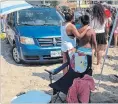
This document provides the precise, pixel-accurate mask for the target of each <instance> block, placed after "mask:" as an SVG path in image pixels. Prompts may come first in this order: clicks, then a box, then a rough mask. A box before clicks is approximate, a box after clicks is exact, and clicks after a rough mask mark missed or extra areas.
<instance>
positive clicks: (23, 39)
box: [20, 36, 34, 44]
mask: <svg viewBox="0 0 118 104" xmlns="http://www.w3.org/2000/svg"><path fill="white" fill-rule="evenodd" d="M20 42H21V43H22V44H34V40H33V38H29V37H24V36H21V37H20Z"/></svg>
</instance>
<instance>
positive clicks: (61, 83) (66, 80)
mask: <svg viewBox="0 0 118 104" xmlns="http://www.w3.org/2000/svg"><path fill="white" fill-rule="evenodd" d="M87 60H88V67H87V70H86V71H85V72H84V73H77V72H75V71H74V70H73V69H72V68H71V66H70V64H69V62H66V63H64V64H62V65H61V66H60V67H58V68H56V69H54V70H52V71H49V70H45V71H46V72H48V73H49V79H50V84H49V86H50V87H51V88H53V95H55V94H57V96H56V98H55V100H54V102H53V103H55V102H56V101H57V99H58V98H59V99H60V100H61V102H62V103H64V102H65V101H63V100H62V98H61V96H60V95H59V94H60V92H63V93H64V94H65V95H67V93H68V90H69V88H70V86H71V85H72V83H73V80H74V79H75V78H78V77H80V78H82V77H84V75H85V74H88V75H90V76H92V64H91V63H92V57H91V56H89V55H87ZM67 66H69V69H68V72H67V73H66V74H65V75H64V76H63V77H61V78H60V79H59V80H57V81H56V82H54V83H52V80H53V75H56V74H58V73H59V72H60V71H61V70H63V69H64V68H65V67H67ZM78 101H79V99H78ZM51 102H52V100H51V101H50V103H51Z"/></svg>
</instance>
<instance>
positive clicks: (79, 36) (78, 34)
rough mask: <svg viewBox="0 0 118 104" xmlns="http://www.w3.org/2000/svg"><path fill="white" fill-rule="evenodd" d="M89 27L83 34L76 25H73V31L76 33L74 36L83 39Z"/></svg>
mask: <svg viewBox="0 0 118 104" xmlns="http://www.w3.org/2000/svg"><path fill="white" fill-rule="evenodd" d="M88 29H89V28H86V29H85V30H84V31H83V32H82V33H81V34H80V33H79V32H78V30H77V29H76V27H75V26H74V25H72V26H71V31H72V33H73V34H74V36H75V37H76V38H78V39H81V38H82V37H83V36H84V35H85V34H86V32H87V31H88Z"/></svg>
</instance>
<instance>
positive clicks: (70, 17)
mask: <svg viewBox="0 0 118 104" xmlns="http://www.w3.org/2000/svg"><path fill="white" fill-rule="evenodd" d="M73 17H74V15H73V14H71V13H65V20H66V22H69V21H71V20H72V19H73Z"/></svg>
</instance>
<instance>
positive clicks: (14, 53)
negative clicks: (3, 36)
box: [12, 45, 21, 64]
mask: <svg viewBox="0 0 118 104" xmlns="http://www.w3.org/2000/svg"><path fill="white" fill-rule="evenodd" d="M12 58H13V60H14V61H15V62H16V63H17V64H20V63H21V59H20V56H19V53H18V50H17V48H16V46H15V45H14V46H13V48H12Z"/></svg>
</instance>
